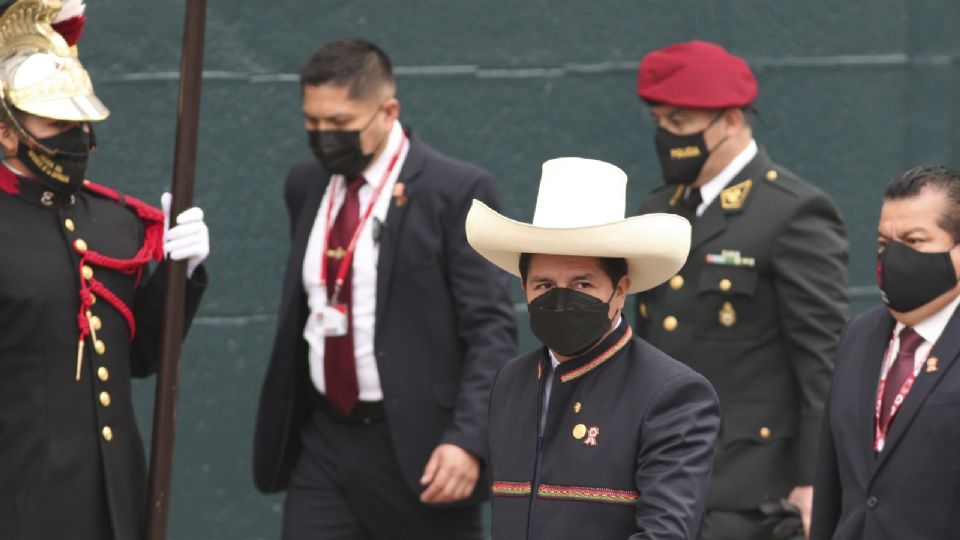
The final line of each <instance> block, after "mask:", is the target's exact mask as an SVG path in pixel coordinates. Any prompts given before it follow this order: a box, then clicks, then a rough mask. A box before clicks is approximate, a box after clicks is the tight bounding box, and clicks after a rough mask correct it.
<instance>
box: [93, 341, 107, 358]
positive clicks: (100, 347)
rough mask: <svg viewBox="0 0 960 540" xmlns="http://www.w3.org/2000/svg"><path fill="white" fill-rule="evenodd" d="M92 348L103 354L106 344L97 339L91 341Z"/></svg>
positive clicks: (105, 350)
mask: <svg viewBox="0 0 960 540" xmlns="http://www.w3.org/2000/svg"><path fill="white" fill-rule="evenodd" d="M93 350H95V351H97V354H99V355H100V356H103V353H105V352H107V344H106V343H104V342H103V340H102V339H98V340H96V341H94V342H93Z"/></svg>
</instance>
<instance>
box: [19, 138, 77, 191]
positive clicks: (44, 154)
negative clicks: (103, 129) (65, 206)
mask: <svg viewBox="0 0 960 540" xmlns="http://www.w3.org/2000/svg"><path fill="white" fill-rule="evenodd" d="M35 141H36V142H37V143H39V144H40V145H42V146H43V147H46V148H31V145H30V144H29V143H28V142H26V141H23V140H21V141H20V144H19V146H18V147H17V159H19V160H20V161H21V162H22V163H23V165H24V166H25V167H26V168H27V169H28V170H29V171H30V172H32V173H33V174H34V176H36V178H37V180H38V181H40V183H42V184H43V185H45V186H46V187H48V188H50V189H51V190H53V191H56V192H57V193H60V194H62V195H72V194H74V193H76V192H77V190H79V189H80V186H82V185H83V180H84V177H85V176H86V174H87V159H88V158H89V157H90V152H91V151H92V150H93V148H94V147H95V146H96V143H95V139H94V135H93V130H92V128H89V127H88V128H87V129H84V126H77V127H75V128H73V129H70V130H68V131H65V132H63V133H60V134H59V135H54V136H53V137H47V138H45V139H36V138H35Z"/></svg>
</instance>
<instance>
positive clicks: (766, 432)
mask: <svg viewBox="0 0 960 540" xmlns="http://www.w3.org/2000/svg"><path fill="white" fill-rule="evenodd" d="M770 435H771V432H770V428H768V427H767V426H763V427H762V428H760V438H761V439H769V438H770Z"/></svg>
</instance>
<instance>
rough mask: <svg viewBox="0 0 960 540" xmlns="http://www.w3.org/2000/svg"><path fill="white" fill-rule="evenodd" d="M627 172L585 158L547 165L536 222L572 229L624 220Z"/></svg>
mask: <svg viewBox="0 0 960 540" xmlns="http://www.w3.org/2000/svg"><path fill="white" fill-rule="evenodd" d="M626 204H627V175H626V173H624V172H623V171H622V170H620V168H619V167H617V166H615V165H611V164H609V163H606V162H603V161H597V160H594V159H584V158H573V157H566V158H557V159H551V160H549V161H547V162H544V164H543V174H542V176H541V178H540V190H539V192H538V193H537V207H536V210H534V214H533V225H534V226H536V227H544V228H550V229H572V228H581V227H591V226H595V225H606V224H608V223H614V222H617V221H621V220H623V218H624V216H625V213H626Z"/></svg>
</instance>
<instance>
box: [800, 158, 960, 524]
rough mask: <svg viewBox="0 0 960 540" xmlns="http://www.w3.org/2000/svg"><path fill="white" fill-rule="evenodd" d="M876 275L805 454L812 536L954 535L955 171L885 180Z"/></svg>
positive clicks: (958, 427) (959, 330)
mask: <svg viewBox="0 0 960 540" xmlns="http://www.w3.org/2000/svg"><path fill="white" fill-rule="evenodd" d="M877 237H878V243H879V249H880V255H879V257H878V265H877V270H878V271H877V279H878V282H879V285H880V290H881V291H882V293H883V295H882V297H883V299H884V302H885V304H886V305H885V306H877V307H875V308H873V309H871V310H869V311H866V312H865V313H862V314H860V315H858V316H856V317H854V318H853V319H852V320H851V321H850V323H849V324H848V325H847V327H846V329H845V330H844V332H843V337H842V339H841V340H840V348H839V352H838V355H837V367H836V371H835V372H834V376H833V387H832V388H831V390H830V396H829V400H828V405H827V409H826V415H825V417H824V426H823V436H822V440H821V445H820V455H819V461H818V464H817V477H816V484H815V497H814V506H813V529H812V531H811V538H813V539H815V540H902V539H907V538H909V539H910V540H935V539H936V540H939V539H945V538H957V535H958V534H960V513H958V512H957V509H958V507H960V452H958V451H957V450H958V448H960V422H958V421H957V419H958V418H960V310H958V306H960V277H958V276H960V247H958V244H960V171H958V170H955V169H946V168H943V167H917V168H915V169H911V170H909V171H907V172H906V173H904V174H903V175H901V176H900V177H899V178H897V179H896V180H894V181H893V182H892V183H891V184H890V185H889V186H887V190H886V193H885V194H884V201H883V208H882V210H881V212H880V224H879V226H878V228H877Z"/></svg>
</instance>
